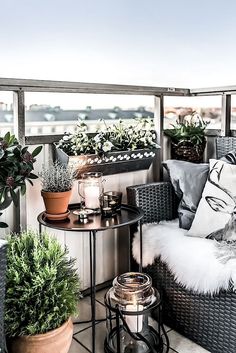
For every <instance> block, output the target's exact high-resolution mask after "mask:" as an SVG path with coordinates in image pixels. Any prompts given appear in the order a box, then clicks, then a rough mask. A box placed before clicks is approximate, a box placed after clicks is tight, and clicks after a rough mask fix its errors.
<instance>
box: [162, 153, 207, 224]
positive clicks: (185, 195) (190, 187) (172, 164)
mask: <svg viewBox="0 0 236 353" xmlns="http://www.w3.org/2000/svg"><path fill="white" fill-rule="evenodd" d="M163 165H164V167H165V168H166V169H167V171H168V174H169V177H170V180H171V183H172V185H173V187H174V190H175V193H176V195H177V197H178V198H179V199H180V203H179V207H178V214H179V226H180V228H184V229H190V227H191V225H192V222H193V219H194V216H195V213H196V210H197V206H198V203H199V201H200V199H201V196H202V191H203V188H204V186H205V183H206V180H207V175H208V171H209V164H208V163H202V164H195V163H190V162H185V161H179V160H174V159H170V160H167V161H165V162H164V163H163Z"/></svg>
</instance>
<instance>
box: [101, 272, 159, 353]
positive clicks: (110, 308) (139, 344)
mask: <svg viewBox="0 0 236 353" xmlns="http://www.w3.org/2000/svg"><path fill="white" fill-rule="evenodd" d="M105 306H106V309H107V338H106V340H105V344H104V349H105V352H106V353H131V352H132V353H133V352H135V353H136V352H137V353H139V352H140V353H141V352H142V353H151V352H158V353H160V352H162V348H163V341H162V338H161V335H160V323H158V322H157V321H154V320H153V319H152V317H153V315H155V314H154V312H156V311H157V310H159V311H160V310H161V300H160V295H159V293H158V291H157V290H156V289H154V288H153V287H152V280H151V278H150V277H149V276H148V275H147V274H144V273H139V272H128V273H124V274H122V275H120V276H118V277H116V278H115V279H114V281H113V287H112V288H111V289H110V290H109V291H108V292H107V293H106V295H105ZM156 316H157V317H159V318H160V312H159V313H158V314H157V313H156Z"/></svg>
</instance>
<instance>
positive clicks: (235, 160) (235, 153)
mask: <svg viewBox="0 0 236 353" xmlns="http://www.w3.org/2000/svg"><path fill="white" fill-rule="evenodd" d="M220 160H221V161H224V162H227V163H229V164H236V150H232V151H230V152H229V153H227V154H226V155H225V156H224V157H221V158H220Z"/></svg>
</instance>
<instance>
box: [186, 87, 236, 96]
mask: <svg viewBox="0 0 236 353" xmlns="http://www.w3.org/2000/svg"><path fill="white" fill-rule="evenodd" d="M223 93H228V94H230V93H231V94H233V93H234V94H235V93H236V86H235V85H232V86H221V87H206V88H191V89H190V94H191V95H195V94H196V95H199V94H223Z"/></svg>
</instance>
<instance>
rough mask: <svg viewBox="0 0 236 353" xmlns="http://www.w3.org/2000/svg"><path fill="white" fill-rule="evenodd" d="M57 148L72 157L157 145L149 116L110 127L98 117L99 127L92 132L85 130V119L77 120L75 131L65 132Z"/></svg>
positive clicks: (154, 146)
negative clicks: (72, 132) (130, 122)
mask: <svg viewBox="0 0 236 353" xmlns="http://www.w3.org/2000/svg"><path fill="white" fill-rule="evenodd" d="M58 147H59V148H60V149H62V150H63V151H64V152H65V153H67V154H68V155H69V156H73V155H80V154H96V153H97V154H104V153H106V152H109V151H127V150H137V149H143V148H148V149H155V148H158V145H157V143H156V133H155V131H154V124H153V121H152V119H150V118H146V119H144V118H139V119H134V120H133V123H132V124H127V123H126V122H125V121H123V120H119V121H118V122H117V123H116V124H113V125H111V126H107V125H106V122H105V120H100V128H99V129H98V130H97V133H96V134H93V135H92V134H89V133H88V126H87V125H86V124H85V122H84V121H80V120H79V122H78V124H77V130H76V132H75V133H74V134H65V136H64V137H63V139H61V140H60V141H59V144H58Z"/></svg>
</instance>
